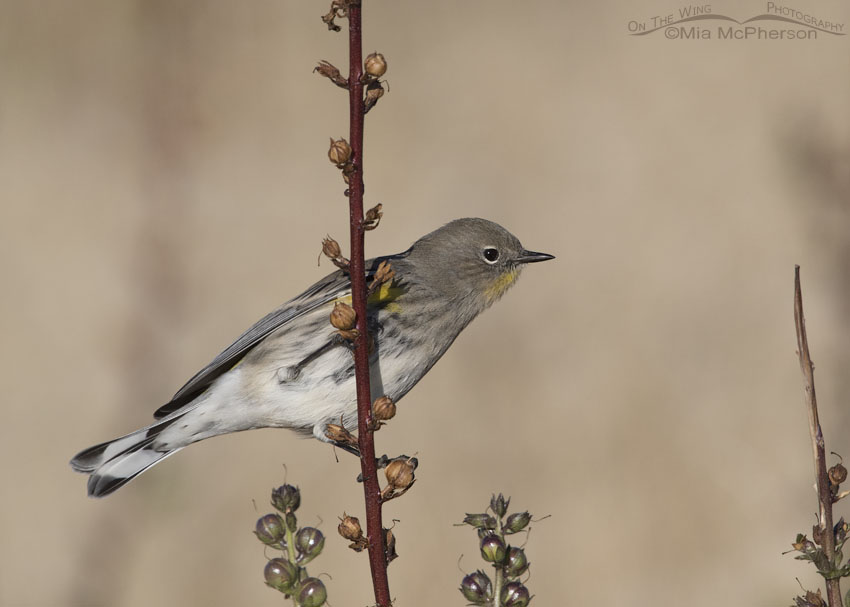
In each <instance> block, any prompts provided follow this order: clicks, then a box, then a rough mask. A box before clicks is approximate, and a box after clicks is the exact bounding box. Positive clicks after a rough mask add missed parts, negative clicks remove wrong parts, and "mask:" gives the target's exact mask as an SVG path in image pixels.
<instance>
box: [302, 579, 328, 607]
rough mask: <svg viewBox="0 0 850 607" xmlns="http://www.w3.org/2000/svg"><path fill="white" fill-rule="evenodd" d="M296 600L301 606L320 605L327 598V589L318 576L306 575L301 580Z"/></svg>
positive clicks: (313, 606)
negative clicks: (306, 576)
mask: <svg viewBox="0 0 850 607" xmlns="http://www.w3.org/2000/svg"><path fill="white" fill-rule="evenodd" d="M296 600H297V601H298V605H300V606H301V607H321V606H322V605H324V604H325V601H327V600H328V590H327V588H325V585H324V583H323V582H322V580H320V579H319V578H315V577H308V578H306V579H305V580H304V581H303V582H301V586H300V588H299V589H298V598H297V599H296Z"/></svg>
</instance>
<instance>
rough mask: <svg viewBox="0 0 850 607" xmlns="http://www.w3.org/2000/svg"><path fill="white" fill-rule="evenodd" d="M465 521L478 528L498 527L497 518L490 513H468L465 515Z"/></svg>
mask: <svg viewBox="0 0 850 607" xmlns="http://www.w3.org/2000/svg"><path fill="white" fill-rule="evenodd" d="M463 522H464V523H466V524H467V525H472V526H473V527H475V528H476V529H495V528H496V519H494V518H493V517H492V516H490V515H489V514H483V513H482V514H467V515H466V516H465V517H463Z"/></svg>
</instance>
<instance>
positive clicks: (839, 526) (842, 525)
mask: <svg viewBox="0 0 850 607" xmlns="http://www.w3.org/2000/svg"><path fill="white" fill-rule="evenodd" d="M848 531H850V525H848V524H847V523H846V522H845V521H844V517H843V516H842V517H841V518H840V519H838V522H837V523H835V526H834V527H833V533H834V534H835V541H836V542H843V541H844V540H845V539H846V538H847V532H848Z"/></svg>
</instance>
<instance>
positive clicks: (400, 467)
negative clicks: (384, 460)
mask: <svg viewBox="0 0 850 607" xmlns="http://www.w3.org/2000/svg"><path fill="white" fill-rule="evenodd" d="M413 470H414V468H413V464H411V463H410V462H409V461H407V460H404V459H397V460H393V461H391V462H390V463H389V464H388V465H387V469H386V470H385V471H384V474H385V475H386V477H387V484H388V485H389V487H390V488H392V489H393V490H396V491H403V490H405V489H407V488H408V487H410V485H412V484H413V480H414V478H413Z"/></svg>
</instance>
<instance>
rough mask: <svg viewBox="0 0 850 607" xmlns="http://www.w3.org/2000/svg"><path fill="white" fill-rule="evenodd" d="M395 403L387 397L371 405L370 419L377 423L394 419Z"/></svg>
mask: <svg viewBox="0 0 850 607" xmlns="http://www.w3.org/2000/svg"><path fill="white" fill-rule="evenodd" d="M395 411H396V407H395V403H394V402H393V401H392V399H391V398H390V397H389V396H382V397H381V398H378V399H376V400H375V402H374V403H373V404H372V417H374V418H375V419H376V420H378V421H379V422H385V421H387V420H388V419H392V418H394V417H395Z"/></svg>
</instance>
